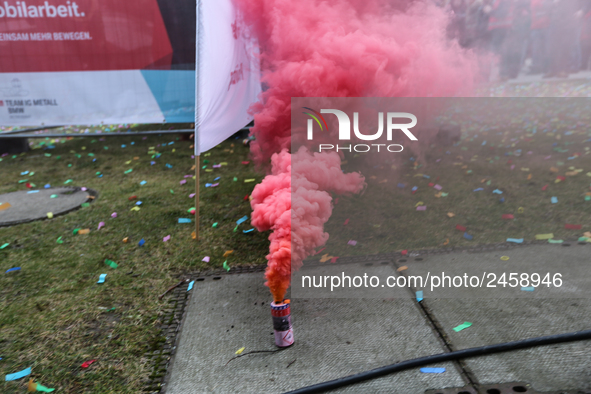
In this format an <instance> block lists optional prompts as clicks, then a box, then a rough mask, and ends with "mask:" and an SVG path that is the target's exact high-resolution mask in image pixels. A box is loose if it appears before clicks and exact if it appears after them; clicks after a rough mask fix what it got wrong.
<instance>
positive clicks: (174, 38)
mask: <svg viewBox="0 0 591 394" xmlns="http://www.w3.org/2000/svg"><path fill="white" fill-rule="evenodd" d="M195 42H196V18H195V0H177V1H175V2H167V1H165V0H126V1H125V2H121V1H116V0H101V1H97V0H26V1H25V0H23V1H16V0H6V1H0V52H1V53H2V56H1V57H0V124H1V125H3V126H19V125H26V126H37V125H47V126H49V125H63V124H97V123H160V122H193V121H194V112H195V83H194V81H195Z"/></svg>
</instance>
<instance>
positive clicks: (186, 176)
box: [185, 175, 194, 178]
mask: <svg viewBox="0 0 591 394" xmlns="http://www.w3.org/2000/svg"><path fill="white" fill-rule="evenodd" d="M193 176H194V175H185V178H193Z"/></svg>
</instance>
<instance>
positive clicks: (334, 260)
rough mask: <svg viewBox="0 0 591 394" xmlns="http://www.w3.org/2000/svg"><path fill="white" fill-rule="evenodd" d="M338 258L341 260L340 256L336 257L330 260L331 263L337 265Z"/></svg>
mask: <svg viewBox="0 0 591 394" xmlns="http://www.w3.org/2000/svg"><path fill="white" fill-rule="evenodd" d="M338 258H339V257H338V256H335V257H333V258H332V259H330V262H331V263H336V262H337V259H338Z"/></svg>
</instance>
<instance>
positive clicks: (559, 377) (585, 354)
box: [399, 244, 591, 392]
mask: <svg viewBox="0 0 591 394" xmlns="http://www.w3.org/2000/svg"><path fill="white" fill-rule="evenodd" d="M590 252H591V248H590V246H581V245H576V244H575V245H573V246H570V247H561V246H557V245H531V246H523V247H519V248H515V249H512V250H506V251H502V252H501V251H493V252H484V253H459V254H458V253H453V254H444V255H433V256H423V260H422V261H421V262H414V261H413V262H411V261H409V262H405V263H404V264H405V265H407V266H408V267H409V269H408V270H407V271H405V272H406V273H407V275H416V274H422V273H424V272H426V271H428V270H431V271H432V272H436V271H441V270H442V269H445V270H446V271H447V270H449V272H450V273H451V272H452V270H453V271H454V272H461V269H462V267H463V266H465V264H479V263H480V264H481V268H482V269H486V264H483V262H487V261H497V260H498V259H499V256H509V257H510V260H508V261H512V262H513V264H514V267H513V269H511V271H515V272H532V271H534V270H536V269H537V268H539V267H546V268H548V269H551V270H552V271H551V272H561V271H563V270H567V269H568V268H569V266H572V265H573V264H582V262H586V263H587V264H591V261H590V259H589V257H590V256H591V255H590ZM399 264H400V263H399ZM590 268H591V267H590ZM589 275H591V269H588V270H587V276H589ZM497 290H498V289H497ZM539 290H540V289H536V290H535V291H534V292H531V293H530V292H522V293H524V294H527V295H530V296H532V297H530V298H531V299H525V298H510V299H509V298H497V297H495V295H494V294H498V292H497V293H495V292H491V297H490V298H488V299H485V298H473V297H468V296H466V297H462V298H459V299H449V298H427V297H425V300H424V301H423V303H424V304H425V305H426V306H427V307H428V309H429V310H430V311H431V313H432V315H433V317H434V318H435V319H436V320H437V321H438V322H439V324H440V326H441V327H442V328H443V330H444V331H445V334H446V335H447V337H448V338H449V341H450V342H451V344H452V347H453V348H454V349H458V350H459V349H465V348H470V347H477V346H483V345H491V344H496V343H503V342H510V341H515V340H520V339H527V338H531V337H538V336H545V335H553V334H561V333H567V332H573V331H579V330H586V329H587V330H588V329H590V328H591V300H590V299H589V298H579V297H581V296H586V292H585V291H583V290H580V291H575V292H573V297H572V298H564V297H562V296H561V297H560V298H533V295H534V294H536V293H537V294H541V293H542V292H541V291H539ZM464 294H465V293H464ZM465 321H468V322H471V323H473V324H472V326H471V327H469V328H467V329H464V330H462V331H460V332H455V331H453V328H454V327H456V326H458V325H460V324H462V323H464V322H465ZM465 363H466V365H467V367H468V368H469V369H470V370H471V371H472V372H473V374H474V375H475V376H476V378H477V380H478V381H479V382H480V383H481V384H495V383H503V382H515V381H524V382H529V383H530V384H531V385H532V387H533V388H534V389H535V390H537V391H540V392H544V391H558V390H585V391H587V390H589V391H591V368H590V366H591V341H581V342H575V343H568V344H560V345H555V346H545V347H540V348H532V349H526V350H519V351H515V352H508V353H502V354H498V355H491V356H486V357H479V358H472V359H466V360H465Z"/></svg>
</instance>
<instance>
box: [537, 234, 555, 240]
mask: <svg viewBox="0 0 591 394" xmlns="http://www.w3.org/2000/svg"><path fill="white" fill-rule="evenodd" d="M552 238H554V234H553V233H550V234H536V239H537V240H542V239H552Z"/></svg>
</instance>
